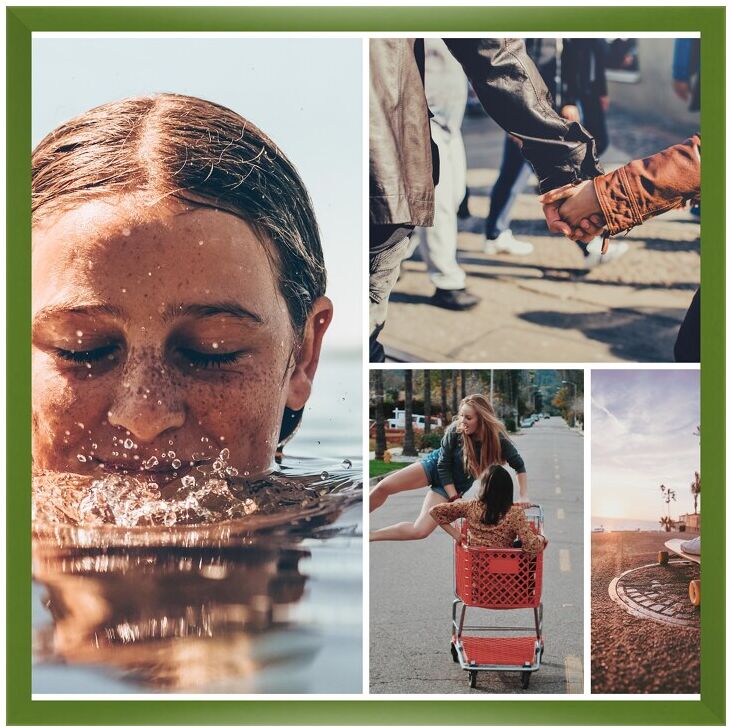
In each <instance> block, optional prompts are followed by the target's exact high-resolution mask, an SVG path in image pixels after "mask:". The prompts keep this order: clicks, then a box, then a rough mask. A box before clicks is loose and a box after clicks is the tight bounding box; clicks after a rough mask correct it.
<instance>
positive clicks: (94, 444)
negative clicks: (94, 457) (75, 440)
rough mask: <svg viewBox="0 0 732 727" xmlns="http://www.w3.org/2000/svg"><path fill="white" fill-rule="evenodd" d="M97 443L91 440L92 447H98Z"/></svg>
mask: <svg viewBox="0 0 732 727" xmlns="http://www.w3.org/2000/svg"><path fill="white" fill-rule="evenodd" d="M98 447H99V445H98V444H97V443H96V442H92V446H91V448H92V449H98Z"/></svg>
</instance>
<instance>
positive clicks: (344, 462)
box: [341, 459, 353, 470]
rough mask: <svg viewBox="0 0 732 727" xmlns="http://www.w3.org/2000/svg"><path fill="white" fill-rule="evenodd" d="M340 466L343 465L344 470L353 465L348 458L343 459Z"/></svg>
mask: <svg viewBox="0 0 732 727" xmlns="http://www.w3.org/2000/svg"><path fill="white" fill-rule="evenodd" d="M341 467H343V469H344V470H350V469H351V467H353V462H351V460H350V459H344V460H343V462H341Z"/></svg>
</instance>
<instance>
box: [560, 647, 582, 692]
mask: <svg viewBox="0 0 732 727" xmlns="http://www.w3.org/2000/svg"><path fill="white" fill-rule="evenodd" d="M564 679H565V681H566V683H567V694H582V681H583V674H582V660H581V659H580V658H579V657H578V656H565V657H564Z"/></svg>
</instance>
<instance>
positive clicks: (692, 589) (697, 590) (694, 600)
mask: <svg viewBox="0 0 732 727" xmlns="http://www.w3.org/2000/svg"><path fill="white" fill-rule="evenodd" d="M689 600H690V601H691V605H692V606H701V581H690V582H689Z"/></svg>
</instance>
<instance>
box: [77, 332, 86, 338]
mask: <svg viewBox="0 0 732 727" xmlns="http://www.w3.org/2000/svg"><path fill="white" fill-rule="evenodd" d="M83 335H84V331H77V332H76V337H77V338H81V337H82V336H83Z"/></svg>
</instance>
